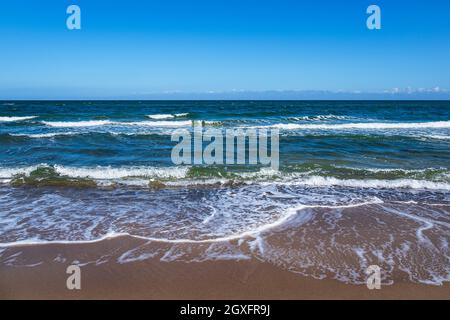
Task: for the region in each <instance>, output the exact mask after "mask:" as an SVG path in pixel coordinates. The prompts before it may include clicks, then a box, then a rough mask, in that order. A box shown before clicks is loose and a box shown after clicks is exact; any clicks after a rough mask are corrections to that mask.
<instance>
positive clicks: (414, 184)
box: [288, 176, 450, 191]
mask: <svg viewBox="0 0 450 320" xmlns="http://www.w3.org/2000/svg"><path fill="white" fill-rule="evenodd" d="M288 184H294V185H308V186H316V187H326V186H342V187H354V188H375V189H380V188H386V189H397V188H405V189H430V190H446V191H448V190H450V184H449V183H445V182H434V181H427V180H415V179H396V180H378V179H365V180H357V179H337V178H333V177H321V176H312V177H308V178H306V179H299V180H296V181H292V182H289V183H288Z"/></svg>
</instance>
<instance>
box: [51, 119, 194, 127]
mask: <svg viewBox="0 0 450 320" xmlns="http://www.w3.org/2000/svg"><path fill="white" fill-rule="evenodd" d="M42 123H43V124H45V125H46V126H49V127H54V128H80V127H99V126H147V127H185V126H191V125H192V122H191V121H138V122H114V121H110V120H89V121H77V122H49V121H43V122H42Z"/></svg>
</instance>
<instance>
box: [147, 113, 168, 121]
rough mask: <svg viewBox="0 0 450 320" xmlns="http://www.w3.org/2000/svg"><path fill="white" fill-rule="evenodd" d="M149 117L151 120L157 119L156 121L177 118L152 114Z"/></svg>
mask: <svg viewBox="0 0 450 320" xmlns="http://www.w3.org/2000/svg"><path fill="white" fill-rule="evenodd" d="M147 117H149V118H151V119H155V120H161V119H172V118H175V116H174V115H173V114H151V115H148V116H147Z"/></svg>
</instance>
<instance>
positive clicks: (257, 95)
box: [132, 87, 450, 100]
mask: <svg viewBox="0 0 450 320" xmlns="http://www.w3.org/2000/svg"><path fill="white" fill-rule="evenodd" d="M132 98H133V99H162V100H171V99H173V100H191V99H192V100H195V99H199V100H208V99H210V100H216V99H217V100H222V99H223V100H240V99H243V100H321V99H323V100H334V99H336V100H371V99H373V100H383V99H386V100H389V99H394V100H402V99H405V100H413V99H424V100H426V99H430V100H448V99H450V90H448V89H443V88H441V87H433V88H411V87H407V88H392V89H387V90H382V91H361V90H353V91H346V90H338V91H331V90H262V91H252V90H244V89H233V90H229V91H213V90H210V91H205V92H188V91H186V92H183V91H165V92H162V93H158V92H153V93H149V92H147V93H144V92H142V93H136V94H135V95H134V97H132Z"/></svg>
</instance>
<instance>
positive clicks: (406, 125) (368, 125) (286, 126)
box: [268, 121, 450, 130]
mask: <svg viewBox="0 0 450 320" xmlns="http://www.w3.org/2000/svg"><path fill="white" fill-rule="evenodd" d="M268 127H270V128H275V129H282V130H300V129H311V130H347V129H362V130H369V129H375V130H377V129H434V128H436V129H448V128H450V121H435V122H394V123H389V122H361V123H342V124H297V123H278V124H274V125H270V126H268Z"/></svg>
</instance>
